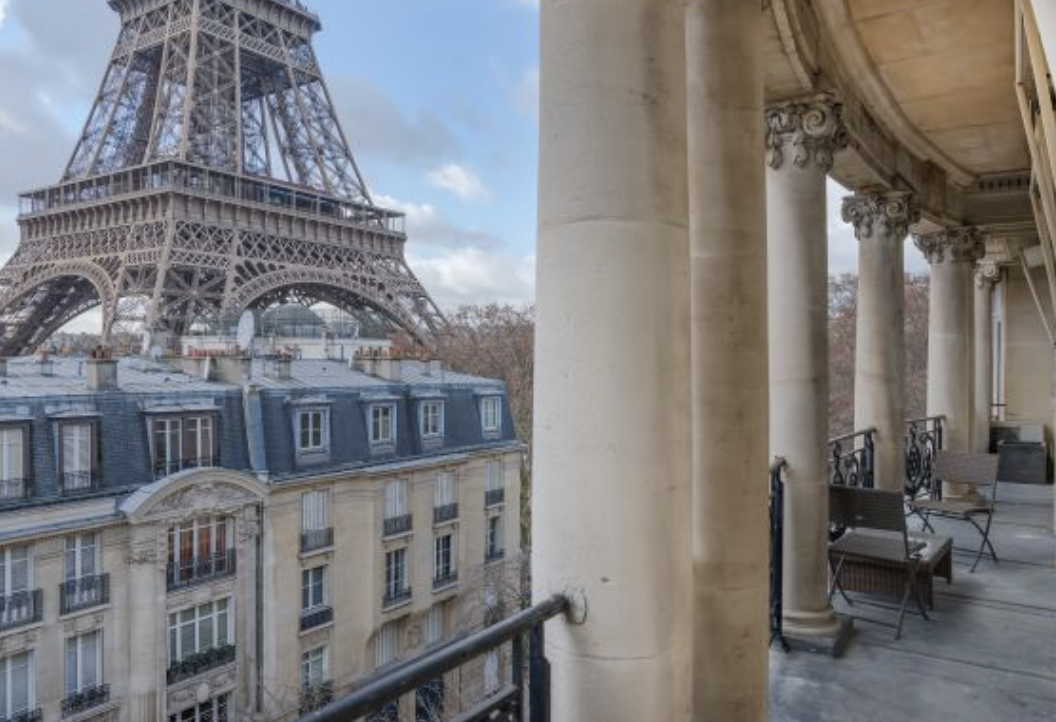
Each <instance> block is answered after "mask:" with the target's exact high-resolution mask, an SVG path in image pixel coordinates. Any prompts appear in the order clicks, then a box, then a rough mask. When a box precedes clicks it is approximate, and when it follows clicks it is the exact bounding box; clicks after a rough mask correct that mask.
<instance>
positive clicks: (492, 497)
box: [484, 489, 506, 507]
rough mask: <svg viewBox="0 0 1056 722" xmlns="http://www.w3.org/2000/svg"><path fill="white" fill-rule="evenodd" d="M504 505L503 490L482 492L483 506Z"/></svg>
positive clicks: (504, 496) (504, 494) (504, 495)
mask: <svg viewBox="0 0 1056 722" xmlns="http://www.w3.org/2000/svg"><path fill="white" fill-rule="evenodd" d="M505 503H506V490H505V489H488V490H487V491H485V492H484V506H486V507H492V506H500V505H502V504H505Z"/></svg>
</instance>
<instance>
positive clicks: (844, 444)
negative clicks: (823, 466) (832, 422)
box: [829, 429, 876, 489]
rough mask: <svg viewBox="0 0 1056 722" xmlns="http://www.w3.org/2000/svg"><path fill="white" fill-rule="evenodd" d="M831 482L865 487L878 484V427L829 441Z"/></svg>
mask: <svg viewBox="0 0 1056 722" xmlns="http://www.w3.org/2000/svg"><path fill="white" fill-rule="evenodd" d="M829 483H830V484H837V485H840V486H855V487H859V488H864V489H872V488H873V487H874V486H875V485H876V429H865V430H864V431H855V432H853V433H850V434H845V435H844V436H839V437H837V438H835V439H832V440H831V441H829Z"/></svg>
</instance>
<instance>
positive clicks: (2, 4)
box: [0, 0, 8, 28]
mask: <svg viewBox="0 0 1056 722" xmlns="http://www.w3.org/2000/svg"><path fill="white" fill-rule="evenodd" d="M7 2H8V0H0V28H2V27H3V26H4V20H6V19H7Z"/></svg>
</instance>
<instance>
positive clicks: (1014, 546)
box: [770, 484, 1056, 722]
mask: <svg viewBox="0 0 1056 722" xmlns="http://www.w3.org/2000/svg"><path fill="white" fill-rule="evenodd" d="M1000 499H1001V503H1000V504H999V509H998V513H997V516H996V517H995V525H994V531H993V533H992V540H993V542H994V546H995V547H996V549H997V553H998V557H999V559H1000V563H999V564H996V565H995V564H994V563H993V562H991V561H987V560H985V559H984V561H983V562H981V563H980V565H979V569H978V570H977V571H976V573H975V574H969V569H970V567H971V562H972V560H973V558H974V557H973V555H972V554H971V553H970V552H967V551H959V550H958V551H957V552H956V553H955V556H954V562H955V568H954V581H953V584H952V585H946V583H945V582H944V581H939V580H937V581H936V601H935V604H936V609H935V611H934V612H933V613H931V614H930V616H931V621H925V620H924V619H923V618H921V617H917V616H909V617H907V621H906V626H905V629H904V630H903V633H902V639H901V640H898V641H896V640H895V639H894V638H893V632H892V630H890V629H888V628H886V627H881V626H877V625H874V624H869V623H867V622H861V621H859V622H856V630H857V631H856V633H855V637H854V639H852V641H851V643H850V646H849V647H848V649H847V653H846V654H845V655H844V657H842V658H841V659H832V658H829V657H826V656H822V655H814V654H808V653H796V652H793V653H791V654H784V653H782V652H779V651H774V652H771V655H770V672H771V687H770V703H771V711H770V720H771V722H829V721H831V722H911V721H912V722H931V721H932V720H935V721H941V722H1056V564H1054V560H1056V538H1054V536H1053V487H1051V486H1048V487H1037V486H1023V485H1011V484H1006V485H1002V487H1001V493H1000ZM935 526H936V529H937V530H938V533H940V534H947V535H950V536H952V537H953V538H954V545H955V547H958V548H964V549H966V550H967V549H974V548H976V547H977V546H978V541H979V536H978V534H977V533H976V532H975V530H974V529H972V528H971V527H970V526H969V525H967V524H963V523H957V522H950V521H937V522H936V523H935ZM838 610H839V611H841V612H845V613H846V612H849V613H851V614H854V615H858V616H863V617H869V616H871V617H876V618H880V619H886V620H892V619H893V618H894V614H893V613H892V612H889V611H887V610H884V609H877V608H873V607H865V606H862V605H859V604H856V605H854V607H853V608H848V607H847V606H846V605H845V604H840V605H838Z"/></svg>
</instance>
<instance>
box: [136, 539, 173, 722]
mask: <svg viewBox="0 0 1056 722" xmlns="http://www.w3.org/2000/svg"><path fill="white" fill-rule="evenodd" d="M164 565H165V555H164V552H163V550H162V549H161V544H160V542H159V540H158V530H157V529H155V528H154V527H152V526H149V525H144V526H134V527H132V540H131V555H130V559H129V570H128V595H129V597H128V610H129V621H128V629H129V643H128V656H129V659H128V669H129V678H128V703H129V710H130V715H131V719H134V720H136V722H158V720H160V719H161V707H162V705H163V703H164V700H163V698H162V696H161V692H162V691H163V690H165V676H164V673H165V669H166V649H167V647H166V639H165V626H164V617H165V584H164V582H163V575H162V573H161V570H162V569H164Z"/></svg>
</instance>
